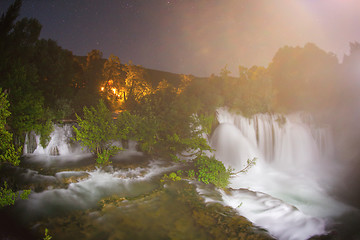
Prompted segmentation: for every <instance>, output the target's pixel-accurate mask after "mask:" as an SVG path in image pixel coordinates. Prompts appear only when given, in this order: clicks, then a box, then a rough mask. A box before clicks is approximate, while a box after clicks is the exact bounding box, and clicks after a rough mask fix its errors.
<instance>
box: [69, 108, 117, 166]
mask: <svg viewBox="0 0 360 240" xmlns="http://www.w3.org/2000/svg"><path fill="white" fill-rule="evenodd" d="M83 111H84V117H83V118H81V117H79V116H78V115H76V116H77V121H78V127H76V126H73V128H74V131H75V138H74V139H75V140H76V141H79V142H80V144H81V145H82V146H84V147H87V148H88V149H89V150H90V151H91V152H92V153H93V154H95V155H96V156H97V162H98V163H99V164H107V163H109V157H110V156H111V155H114V154H116V152H117V151H119V150H120V149H119V148H115V147H114V146H112V143H113V140H114V139H116V136H117V127H116V124H115V122H114V121H113V118H112V114H111V112H110V111H109V109H108V108H107V107H106V106H105V104H104V102H103V101H100V102H99V103H98V105H97V106H96V107H90V108H87V107H84V109H83Z"/></svg>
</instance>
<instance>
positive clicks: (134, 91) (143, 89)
mask: <svg viewBox="0 0 360 240" xmlns="http://www.w3.org/2000/svg"><path fill="white" fill-rule="evenodd" d="M123 71H124V72H125V74H126V78H125V85H124V86H123V89H122V92H123V98H124V102H125V104H126V103H128V102H131V101H136V102H138V101H140V99H141V98H142V97H144V96H146V95H149V94H150V93H151V92H152V91H153V90H152V87H151V84H150V83H149V82H148V81H146V80H145V79H144V71H143V69H142V68H141V67H140V66H137V65H134V64H133V63H132V62H131V61H130V62H129V63H128V64H125V66H124V68H123Z"/></svg>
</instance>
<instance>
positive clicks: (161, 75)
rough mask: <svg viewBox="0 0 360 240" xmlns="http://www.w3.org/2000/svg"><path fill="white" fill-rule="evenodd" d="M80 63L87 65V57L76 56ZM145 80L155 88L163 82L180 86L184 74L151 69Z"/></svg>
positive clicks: (147, 71)
mask: <svg viewBox="0 0 360 240" xmlns="http://www.w3.org/2000/svg"><path fill="white" fill-rule="evenodd" d="M76 58H77V59H78V61H79V63H80V64H82V65H85V64H86V56H76ZM106 60H107V59H102V61H101V65H102V66H103V65H104V63H105V61H106ZM143 69H144V78H145V79H147V80H148V81H149V82H151V84H152V86H153V87H156V86H157V85H158V83H159V82H160V81H162V80H164V79H165V80H167V81H168V82H169V83H170V84H171V85H174V86H178V84H179V83H180V81H181V75H182V74H176V73H170V72H165V71H161V70H154V69H149V68H144V67H143Z"/></svg>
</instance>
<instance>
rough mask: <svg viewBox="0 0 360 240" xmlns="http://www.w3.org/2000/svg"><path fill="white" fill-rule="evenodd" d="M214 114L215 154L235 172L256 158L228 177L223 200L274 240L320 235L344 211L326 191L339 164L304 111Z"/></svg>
mask: <svg viewBox="0 0 360 240" xmlns="http://www.w3.org/2000/svg"><path fill="white" fill-rule="evenodd" d="M217 117H218V121H219V126H218V127H217V129H215V131H214V133H213V134H212V137H211V139H210V144H211V146H212V147H213V148H214V149H215V156H216V158H217V159H218V160H220V161H222V162H223V163H224V165H225V166H227V167H231V168H234V169H235V170H237V171H239V170H242V169H243V168H244V167H245V166H246V163H247V160H248V159H253V158H257V162H256V165H255V166H254V167H252V168H251V169H250V170H249V171H248V173H239V174H237V175H236V176H233V177H232V178H231V181H230V188H231V191H230V192H227V193H225V192H221V194H222V197H223V203H224V204H226V205H228V206H232V207H234V208H235V209H236V210H237V211H238V212H239V213H240V214H241V215H243V216H245V217H247V218H248V219H249V220H250V221H252V222H254V223H255V224H256V225H258V226H261V227H263V228H265V229H267V230H268V231H269V232H270V234H272V235H273V236H274V237H276V238H278V239H308V238H309V237H311V236H313V235H317V234H324V233H326V224H327V223H328V222H329V221H331V219H333V218H335V217H336V216H339V215H341V214H343V213H344V212H346V211H349V209H350V207H348V206H346V205H344V204H342V203H340V202H338V201H336V200H335V199H333V198H332V197H331V196H330V195H329V194H328V190H329V189H331V187H332V184H333V181H334V180H333V179H336V175H334V172H336V169H337V167H338V165H339V164H338V163H337V162H336V161H335V159H334V154H333V145H332V137H331V131H330V129H329V127H327V126H319V125H316V124H315V122H314V121H313V119H312V117H311V115H309V114H306V113H294V114H291V115H286V116H282V115H279V114H257V115H255V116H253V117H252V118H245V117H243V116H241V115H237V114H232V113H230V112H228V111H227V110H226V109H218V111H217Z"/></svg>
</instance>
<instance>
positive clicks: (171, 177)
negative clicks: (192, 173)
mask: <svg viewBox="0 0 360 240" xmlns="http://www.w3.org/2000/svg"><path fill="white" fill-rule="evenodd" d="M165 179H169V180H172V181H180V180H181V176H180V175H178V174H176V173H175V172H172V173H170V174H169V175H167V174H164V176H163V177H162V179H161V182H163V181H164V180H165Z"/></svg>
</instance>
